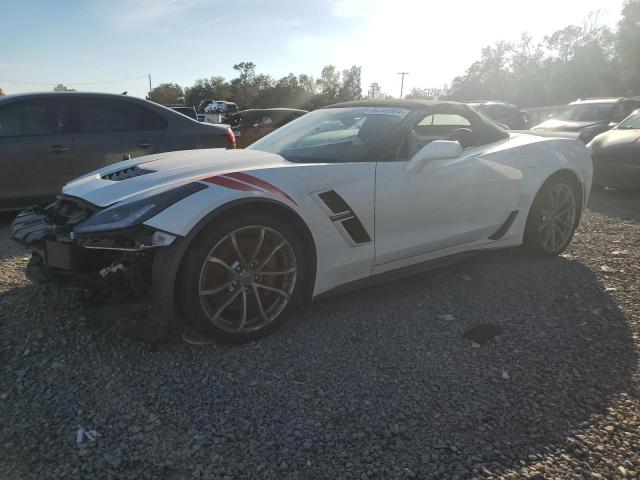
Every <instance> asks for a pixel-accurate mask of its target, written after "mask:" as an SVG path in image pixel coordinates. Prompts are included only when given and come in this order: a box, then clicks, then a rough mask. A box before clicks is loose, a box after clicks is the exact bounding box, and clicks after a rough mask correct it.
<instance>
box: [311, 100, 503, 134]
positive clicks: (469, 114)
mask: <svg viewBox="0 0 640 480" xmlns="http://www.w3.org/2000/svg"><path fill="white" fill-rule="evenodd" d="M350 107H382V108H406V109H407V110H413V111H417V110H428V111H429V112H432V113H449V114H455V113H461V114H463V116H464V117H466V118H467V119H469V120H470V121H471V124H472V126H473V130H474V133H475V134H476V138H477V139H478V142H479V144H481V145H483V144H487V143H491V142H496V141H498V140H503V139H505V138H508V137H509V132H508V131H507V130H505V129H504V128H502V127H501V126H500V125H498V124H497V123H495V122H494V121H493V120H492V119H491V118H489V117H488V116H487V115H485V114H483V113H482V112H479V111H478V110H476V109H475V108H473V107H471V106H469V105H467V104H465V103H460V102H449V101H444V100H398V99H388V100H354V101H351V102H342V103H336V104H334V105H329V106H327V107H324V108H350Z"/></svg>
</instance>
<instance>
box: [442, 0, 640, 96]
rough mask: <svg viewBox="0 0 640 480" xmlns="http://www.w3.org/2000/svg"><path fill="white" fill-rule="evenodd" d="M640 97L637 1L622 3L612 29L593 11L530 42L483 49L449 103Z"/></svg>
mask: <svg viewBox="0 0 640 480" xmlns="http://www.w3.org/2000/svg"><path fill="white" fill-rule="evenodd" d="M632 95H640V0H626V1H625V2H624V4H623V8H622V16H621V19H620V21H619V22H618V25H617V28H615V29H612V28H609V27H607V26H603V25H601V24H600V22H599V18H598V13H597V12H595V13H592V14H590V15H589V16H587V17H586V18H585V19H584V20H583V22H582V24H581V25H569V26H567V27H565V28H563V29H561V30H558V31H556V32H554V33H552V34H551V35H548V36H546V37H544V39H543V40H542V41H541V42H538V43H535V42H534V41H533V40H532V38H531V37H530V36H529V35H527V34H526V33H524V34H522V37H521V39H520V41H519V42H516V43H510V42H498V43H496V44H494V45H491V46H488V47H485V48H484V49H483V50H482V55H481V58H480V59H479V60H478V61H476V62H474V63H473V64H472V65H471V66H470V67H469V68H468V69H467V71H466V72H465V74H464V75H462V76H459V77H456V78H455V79H454V80H453V82H452V84H451V90H450V96H451V98H452V99H455V100H462V101H469V100H478V99H500V100H506V101H510V102H512V103H515V104H517V105H519V106H521V107H534V106H542V105H557V104H563V103H567V102H570V101H572V100H576V99H577V98H584V97H604V96H632Z"/></svg>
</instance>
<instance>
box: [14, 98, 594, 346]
mask: <svg viewBox="0 0 640 480" xmlns="http://www.w3.org/2000/svg"><path fill="white" fill-rule="evenodd" d="M121 172H134V173H132V174H130V175H129V174H127V175H129V176H125V177H124V179H123V180H121V181H114V178H118V176H119V175H120V174H121ZM591 175H592V164H591V158H590V156H589V152H588V150H587V149H586V148H585V146H584V144H583V143H582V142H580V141H578V140H575V139H569V138H556V137H553V136H537V135H532V134H524V133H517V132H509V131H506V130H504V129H502V128H501V127H500V126H498V125H497V124H496V123H494V122H493V121H491V120H489V119H488V118H486V117H485V116H484V115H479V114H478V112H476V111H475V110H473V109H472V108H470V107H468V106H467V105H463V104H459V103H452V102H441V101H437V102H426V101H419V100H393V101H358V102H347V103H342V104H338V105H333V106H332V107H327V108H324V109H320V110H316V111H314V112H311V113H309V114H307V115H304V116H302V117H300V118H298V119H297V120H294V121H293V122H291V123H289V124H288V125H285V126H284V127H282V128H279V129H278V130H276V131H274V132H273V133H272V134H271V135H268V136H266V137H264V138H262V139H260V140H258V141H257V142H255V143H254V144H253V145H251V146H250V147H249V148H247V149H244V150H234V151H225V150H200V151H192V152H175V153H171V154H166V155H152V156H148V157H144V158H141V159H134V160H129V161H127V162H123V163H120V164H117V165H111V166H109V167H106V168H104V169H102V170H100V171H98V172H96V173H93V174H91V175H87V176H85V177H81V178H79V179H77V180H75V181H74V182H71V183H70V184H68V185H67V186H66V187H65V189H64V192H63V193H64V195H63V196H61V197H60V198H59V199H58V200H57V202H56V203H55V204H53V205H51V206H49V207H48V208H47V209H36V210H31V211H26V212H23V213H21V214H20V215H19V216H18V217H17V218H16V220H15V221H14V223H13V226H12V236H13V238H14V239H16V240H17V241H19V242H21V243H22V244H23V245H26V246H28V247H29V248H30V249H31V250H32V259H31V261H30V264H29V266H28V267H27V272H28V275H29V276H30V278H32V279H35V280H38V281H42V282H49V281H53V282H59V284H60V285H61V286H64V285H67V284H72V285H73V284H75V285H77V284H78V282H80V283H81V284H82V285H83V286H84V288H86V289H88V290H89V291H91V292H93V293H94V295H95V298H102V299H105V301H119V302H123V301H132V300H137V301H138V302H150V303H151V306H152V308H151V310H150V312H151V315H152V317H151V320H152V322H157V323H156V325H158V326H159V327H162V328H167V327H169V326H170V327H172V328H175V329H178V328H180V326H181V325H182V323H180V321H179V319H183V320H184V322H185V323H186V324H187V325H189V326H190V327H191V330H189V331H200V332H206V333H208V334H210V335H213V336H215V337H217V338H220V339H223V340H228V341H249V340H253V339H256V338H258V337H260V336H262V335H265V334H266V333H268V332H269V331H272V330H273V329H274V328H276V327H277V326H278V325H280V324H282V322H283V321H284V319H285V317H286V314H287V313H288V312H290V311H291V310H292V308H293V307H294V306H295V305H296V304H297V303H299V302H302V301H306V300H309V299H311V298H314V297H319V296H324V295H329V294H331V293H337V292H339V291H343V290H344V289H347V288H354V287H356V286H358V285H360V286H362V285H370V284H371V283H372V282H376V281H381V280H383V279H389V278H396V277H397V276H398V275H402V274H404V275H406V274H410V273H415V272H416V271H419V270H423V269H426V268H433V267H434V266H437V265H439V264H440V265H441V264H443V263H446V262H451V261H453V260H454V259H456V258H460V256H464V255H465V254H469V253H471V252H475V251H478V250H494V249H497V248H507V247H513V246H516V245H521V244H524V246H525V248H526V249H527V250H528V251H529V252H531V253H532V254H534V255H537V256H541V257H550V256H555V255H558V254H560V253H561V252H562V251H564V249H565V248H566V247H567V246H568V245H569V242H570V241H571V238H572V235H573V232H574V230H575V228H576V226H577V225H578V222H579V220H580V216H581V213H582V211H583V209H584V206H585V205H586V203H587V200H588V196H589V191H590V188H591ZM190 338H194V337H190Z"/></svg>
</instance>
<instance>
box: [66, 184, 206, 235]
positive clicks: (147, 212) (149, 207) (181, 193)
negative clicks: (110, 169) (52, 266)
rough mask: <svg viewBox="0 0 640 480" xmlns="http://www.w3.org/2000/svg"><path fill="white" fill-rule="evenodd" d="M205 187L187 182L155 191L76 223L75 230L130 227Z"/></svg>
mask: <svg viewBox="0 0 640 480" xmlns="http://www.w3.org/2000/svg"><path fill="white" fill-rule="evenodd" d="M205 188H207V187H206V185H203V184H201V183H187V184H185V185H182V186H180V187H177V188H173V189H171V190H164V191H163V192H161V193H157V192H154V193H152V194H150V195H147V196H145V197H144V198H138V199H137V200H134V201H132V202H129V203H124V204H115V205H114V206H112V207H109V208H105V209H104V210H101V211H99V212H98V213H96V214H95V215H93V216H91V217H89V218H88V219H86V220H85V221H84V222H82V223H80V224H78V225H76V227H75V228H74V229H73V232H74V233H75V234H77V235H84V234H88V233H94V232H104V231H112V230H123V229H126V228H130V227H133V226H135V225H138V224H140V223H142V222H144V221H146V220H148V219H149V218H151V217H153V216H154V215H156V214H158V213H159V212H161V211H162V210H164V209H165V208H167V207H169V206H171V205H173V204H174V203H176V202H178V201H180V200H182V199H183V198H185V197H188V196H189V195H192V194H194V193H196V192H199V191H200V190H203V189H205Z"/></svg>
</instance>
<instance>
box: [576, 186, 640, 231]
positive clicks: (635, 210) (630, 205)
mask: <svg viewBox="0 0 640 480" xmlns="http://www.w3.org/2000/svg"><path fill="white" fill-rule="evenodd" d="M588 208H589V209H590V210H593V211H594V212H598V213H601V214H603V215H606V216H608V217H615V218H619V219H621V220H625V221H631V222H634V223H640V189H639V190H601V189H593V190H591V197H590V198H589V205H588Z"/></svg>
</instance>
